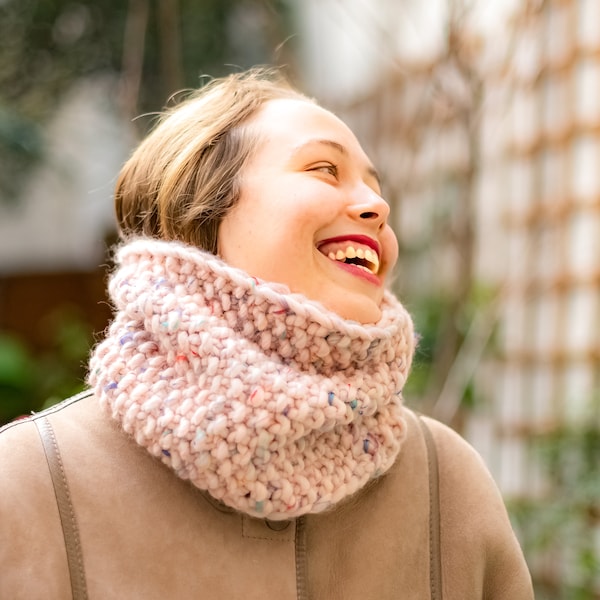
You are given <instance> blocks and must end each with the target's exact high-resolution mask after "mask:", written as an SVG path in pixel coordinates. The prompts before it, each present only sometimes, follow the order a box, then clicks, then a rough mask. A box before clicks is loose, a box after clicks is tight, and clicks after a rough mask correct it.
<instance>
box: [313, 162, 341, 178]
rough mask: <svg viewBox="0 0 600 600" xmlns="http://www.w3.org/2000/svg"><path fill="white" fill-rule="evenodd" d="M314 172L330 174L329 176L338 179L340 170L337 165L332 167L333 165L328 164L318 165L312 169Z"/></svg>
mask: <svg viewBox="0 0 600 600" xmlns="http://www.w3.org/2000/svg"><path fill="white" fill-rule="evenodd" d="M311 170H312V171H322V172H323V173H328V174H329V175H333V176H334V177H336V178H337V176H338V168H337V166H336V165H332V164H331V163H326V164H322V165H317V166H315V167H313V168H312V169H311Z"/></svg>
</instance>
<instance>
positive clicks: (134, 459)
mask: <svg viewBox="0 0 600 600" xmlns="http://www.w3.org/2000/svg"><path fill="white" fill-rule="evenodd" d="M406 418H407V421H408V425H409V434H408V438H407V440H406V442H405V444H404V445H403V447H402V450H401V452H400V455H399V457H398V460H397V461H396V463H395V465H394V467H393V468H392V469H391V470H390V471H389V472H388V473H387V474H386V475H385V476H383V477H381V478H380V479H378V480H377V481H375V482H374V483H372V484H371V485H369V486H367V488H365V489H363V490H362V491H361V492H359V493H358V494H357V495H355V496H354V497H352V498H351V499H349V500H347V501H344V502H342V503H341V504H340V505H339V506H337V507H336V508H335V509H333V510H331V511H328V512H326V513H323V514H318V515H308V516H306V517H302V518H299V519H295V520H292V521H285V522H270V521H264V520H259V519H254V518H250V517H248V516H245V515H243V514H240V513H238V512H235V511H233V510H231V509H229V508H227V507H225V506H223V505H222V504H220V503H218V502H216V501H215V500H212V499H211V498H210V497H209V496H208V495H206V494H205V493H203V492H201V491H199V490H197V489H195V488H194V487H192V486H191V485H190V484H189V483H187V482H185V481H182V480H181V479H179V478H178V477H177V476H176V475H175V474H174V473H173V472H172V471H171V470H170V469H169V468H167V467H165V466H164V465H162V464H161V463H160V462H158V461H156V460H155V459H154V458H152V457H151V456H150V455H149V454H148V453H147V451H146V450H144V449H142V448H140V447H139V446H137V445H136V444H135V443H134V442H133V441H132V440H131V439H130V438H129V437H127V436H126V435H125V434H124V433H122V432H121V431H120V430H119V429H118V428H117V426H116V425H115V424H113V423H112V422H111V421H110V420H109V419H108V418H107V417H105V416H104V415H103V414H102V413H101V411H100V410H99V408H98V405H97V402H96V401H95V399H94V398H93V397H92V396H91V395H90V394H83V395H80V396H79V397H75V398H73V399H71V400H68V401H66V402H64V403H62V404H61V405H58V406H57V407H54V408H52V409H50V410H48V411H45V412H44V413H39V414H38V415H34V416H33V417H30V418H28V419H25V420H23V421H19V422H16V423H13V424H10V425H8V426H6V427H5V428H4V429H2V430H0V600H20V599H23V600H36V599H42V598H43V599H44V600H55V599H56V600H65V599H67V598H90V599H94V600H111V599H113V598H114V599H117V598H118V599H119V600H136V599H144V600H153V599H159V598H160V599H161V600H164V599H169V600H171V599H176V600H187V599H188V598H189V599H203V598H206V599H211V600H221V599H222V600H235V599H238V598H239V599H244V600H255V599H256V600H258V599H260V600H265V599H273V600H292V599H298V600H321V599H323V600H335V599H340V600H353V599H360V600H371V599H372V600H388V599H389V600H392V599H395V600H397V599H404V600H424V599H429V598H431V599H432V600H471V599H472V600H475V599H477V600H483V599H485V600H529V599H531V598H533V592H532V588H531V580H530V576H529V573H528V570H527V567H526V564H525V561H524V558H523V555H522V553H521V549H520V548H519V545H518V543H517V541H516V539H515V536H514V535H513V531H512V529H511V526H510V523H509V520H508V518H507V514H506V511H505V508H504V505H503V502H502V499H501V497H500V494H499V493H498V490H497V488H496V486H495V484H494V483H493V481H492V479H491V477H490V475H489V474H488V471H487V470H486V468H485V467H484V465H483V463H482V461H481V459H480V457H479V456H478V455H477V454H476V453H475V451H474V450H473V449H472V448H471V447H470V446H469V445H468V444H467V443H466V442H464V441H463V440H462V439H461V438H460V437H459V436H458V435H456V434H455V433H453V432H452V431H451V430H450V429H448V428H447V427H445V426H443V425H441V424H440V423H438V422H436V421H433V420H430V419H422V420H421V419H420V418H418V417H417V416H416V415H415V414H414V413H413V412H411V411H409V410H406ZM423 422H424V423H426V424H427V426H428V427H427V428H425V429H424V428H423V426H422V423H423ZM36 424H37V426H36ZM428 432H430V434H431V437H430V438H429V439H430V442H433V447H434V448H435V450H434V451H433V453H432V452H431V447H430V451H429V452H428V445H427V443H426V439H427V435H428ZM42 440H45V443H43V442H42ZM44 444H45V445H44ZM47 457H48V458H47ZM436 458H437V466H438V470H437V471H436V469H435V466H436ZM49 464H52V465H53V467H52V468H53V472H54V473H55V480H54V481H53V479H52V478H51V475H50V469H49ZM437 472H439V481H438V479H437V478H436V477H435V473H437ZM430 474H431V475H432V476H430ZM436 488H437V492H436ZM57 497H58V502H57ZM437 498H439V508H438V503H437ZM60 511H62V513H61V512H60ZM65 540H66V541H65ZM438 544H439V553H438V552H437V550H436V549H437V547H438ZM67 556H69V557H70V561H69V560H68V559H67ZM69 567H70V568H69Z"/></svg>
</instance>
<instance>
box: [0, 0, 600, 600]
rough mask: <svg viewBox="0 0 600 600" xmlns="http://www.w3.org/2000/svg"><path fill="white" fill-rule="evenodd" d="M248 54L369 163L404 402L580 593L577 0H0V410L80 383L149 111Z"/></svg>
mask: <svg viewBox="0 0 600 600" xmlns="http://www.w3.org/2000/svg"><path fill="white" fill-rule="evenodd" d="M255 64H275V65H284V66H285V69H286V72H287V73H288V74H289V76H290V77H291V79H292V80H293V81H294V82H295V83H296V84H297V85H298V86H299V87H300V88H301V89H303V90H304V91H306V92H307V93H309V94H311V95H314V96H315V97H316V98H317V99H318V100H320V102H321V103H322V104H323V105H324V106H326V107H327V108H330V109H332V110H333V111H334V112H336V113H337V114H338V115H340V116H341V117H342V118H343V119H344V120H345V121H346V122H347V123H348V124H349V125H350V126H351V127H352V128H353V129H354V131H355V132H356V133H357V135H358V137H359V139H360V140H361V142H362V143H363V145H364V147H365V149H366V150H367V152H368V153H369V154H370V155H371V157H372V159H373V160H374V161H375V164H377V166H378V168H379V170H380V171H381V172H382V173H383V177H384V192H385V196H386V198H387V199H388V200H389V202H390V204H391V205H392V218H393V226H394V228H395V230H396V233H397V235H398V238H399V242H400V257H401V258H400V264H399V267H398V270H397V276H396V280H395V282H394V286H395V289H396V291H397V293H398V294H399V295H400V296H401V298H402V299H403V301H404V303H405V304H406V305H407V307H408V308H409V310H410V311H411V312H412V314H413V315H414V317H415V321H416V326H417V329H418V331H419V333H420V336H421V342H420V347H419V350H418V353H417V357H416V361H415V366H414V369H413V372H412V375H411V379H410V385H409V386H408V389H407V391H406V402H407V403H408V404H409V405H410V406H412V407H414V408H417V409H419V410H422V411H423V412H425V413H428V414H432V415H433V416H435V417H437V418H439V419H440V420H442V421H444V422H446V423H448V424H450V425H451V426H452V427H454V428H455V429H457V430H458V431H460V432H461V433H462V434H463V435H464V436H465V437H466V438H467V439H469V441H470V442H471V443H472V444H473V445H474V446H475V447H476V448H477V449H478V451H479V452H480V453H481V454H482V455H483V457H484V459H485V461H486V463H487V464H488V466H489V468H490V469H491V471H492V473H493V475H494V477H495V478H496V481H497V482H498V484H499V485H500V488H501V491H502V493H503V495H504V497H505V500H506V502H507V505H508V507H509V509H510V513H511V518H512V519H513V523H514V525H515V528H516V530H517V532H518V535H519V537H520V540H521V543H522V544H523V546H524V549H525V553H526V556H527V559H528V562H529V565H530V568H531V570H532V573H533V576H534V580H535V585H536V594H537V595H536V597H537V598H538V599H561V600H562V599H565V600H567V599H568V600H587V599H597V598H600V2H598V0H545V1H544V0H521V1H518V0H503V1H501V0H498V1H497V2H493V3H492V2H485V0H469V1H468V0H427V2H422V1H420V0H302V1H300V0H153V1H151V0H127V1H123V0H94V1H93V2H92V1H91V0H89V1H88V0H86V1H80V2H77V1H73V0H0V424H1V423H3V422H8V421H10V420H12V419H14V418H16V417H18V416H20V415H23V414H27V413H29V412H30V411H32V410H37V409H40V408H41V407H43V406H48V405H50V404H52V403H53V402H56V401H58V400H60V399H62V398H64V397H66V396H68V395H70V394H72V393H74V392H76V391H78V390H80V389H82V388H83V378H84V375H85V362H86V357H87V354H88V351H89V348H90V346H91V345H92V344H93V343H94V341H95V339H98V337H99V336H100V335H101V333H102V331H103V329H104V328H105V326H106V324H107V321H108V319H109V318H110V308H109V305H108V304H107V301H106V296H105V283H106V272H107V264H108V263H109V252H108V248H109V247H110V245H111V244H112V243H113V242H114V240H115V239H116V238H115V226H114V219H113V214H112V210H113V209H112V189H113V186H114V182H115V179H116V175H117V173H118V171H119V168H120V166H121V164H122V163H123V162H124V160H125V159H126V157H127V156H128V154H129V152H130V151H131V149H132V148H133V146H134V145H135V144H136V142H137V141H138V140H139V139H140V137H141V136H143V135H144V133H145V132H146V131H147V130H148V128H149V127H150V126H151V125H152V122H153V120H152V115H153V113H156V111H160V110H161V108H163V107H164V106H165V104H166V103H167V102H168V100H169V98H170V97H171V96H172V95H173V94H174V93H176V92H177V91H179V90H181V89H184V88H193V87H198V86H199V85H201V84H202V82H203V81H205V80H206V79H205V76H206V75H208V76H219V75H224V74H227V73H230V72H232V71H235V70H239V69H243V68H246V67H249V66H252V65H255Z"/></svg>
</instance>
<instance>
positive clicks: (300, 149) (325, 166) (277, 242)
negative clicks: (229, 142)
mask: <svg viewBox="0 0 600 600" xmlns="http://www.w3.org/2000/svg"><path fill="white" fill-rule="evenodd" d="M247 127H248V130H249V131H248V133H249V134H251V135H252V134H254V135H256V136H257V137H258V142H257V144H256V148H255V150H254V151H253V153H252V155H251V157H250V159H249V161H248V162H247V163H246V165H245V167H244V169H243V171H242V173H241V194H240V198H239V201H238V203H237V204H236V206H235V207H234V208H233V209H232V210H231V211H230V212H229V214H228V215H227V216H226V217H225V218H224V220H223V221H222V223H221V225H220V229H219V255H220V256H221V257H222V258H223V259H224V260H225V261H226V262H227V263H229V264H230V265H232V266H235V267H239V268H241V269H243V270H245V271H246V272H248V273H250V274H251V275H253V276H255V277H258V278H259V279H263V280H267V281H272V282H278V283H284V284H286V285H287V286H288V287H289V288H290V290H291V291H292V292H298V293H301V294H304V295H305V296H307V297H309V298H311V299H313V300H317V301H319V302H321V303H322V304H323V305H324V306H325V307H327V308H328V309H330V310H333V311H335V312H337V313H338V314H339V315H340V316H342V317H344V318H346V319H353V320H355V321H358V322H361V323H374V322H376V321H378V320H379V318H380V316H381V310H380V304H381V300H382V297H383V292H384V286H385V282H386V278H387V277H388V276H389V274H390V271H391V270H392V268H393V266H394V264H395V262H396V259H397V257H398V244H397V241H396V237H395V235H394V233H393V232H392V230H391V228H390V227H389V225H388V224H387V218H388V215H389V206H388V204H387V203H386V202H385V201H384V200H383V198H382V197H381V196H380V188H379V182H378V179H377V174H376V172H375V170H374V168H373V166H372V165H371V163H370V161H369V159H368V157H367V156H366V154H365V153H364V151H363V150H362V148H361V146H360V144H359V143H358V140H357V139H356V137H355V136H354V134H353V133H352V132H351V131H350V129H349V128H348V127H347V126H346V125H345V124H344V123H343V122H342V121H340V120H339V119H338V118H337V117H336V116H334V115H333V114H332V113H330V112H328V111H326V110H325V109H323V108H321V107H319V106H316V105H314V104H312V103H310V102H308V101H303V100H295V99H278V100H271V101H269V102H267V103H266V104H265V105H264V106H263V107H262V108H261V110H260V111H259V112H258V113H257V114H256V115H255V116H254V117H253V118H252V119H251V120H250V121H249V123H248V124H247Z"/></svg>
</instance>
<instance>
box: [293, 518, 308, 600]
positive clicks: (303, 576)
mask: <svg viewBox="0 0 600 600" xmlns="http://www.w3.org/2000/svg"><path fill="white" fill-rule="evenodd" d="M295 559H296V599H297V600H308V593H307V590H306V582H307V581H308V579H307V577H308V574H307V564H306V517H304V516H302V517H298V519H296V540H295Z"/></svg>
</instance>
